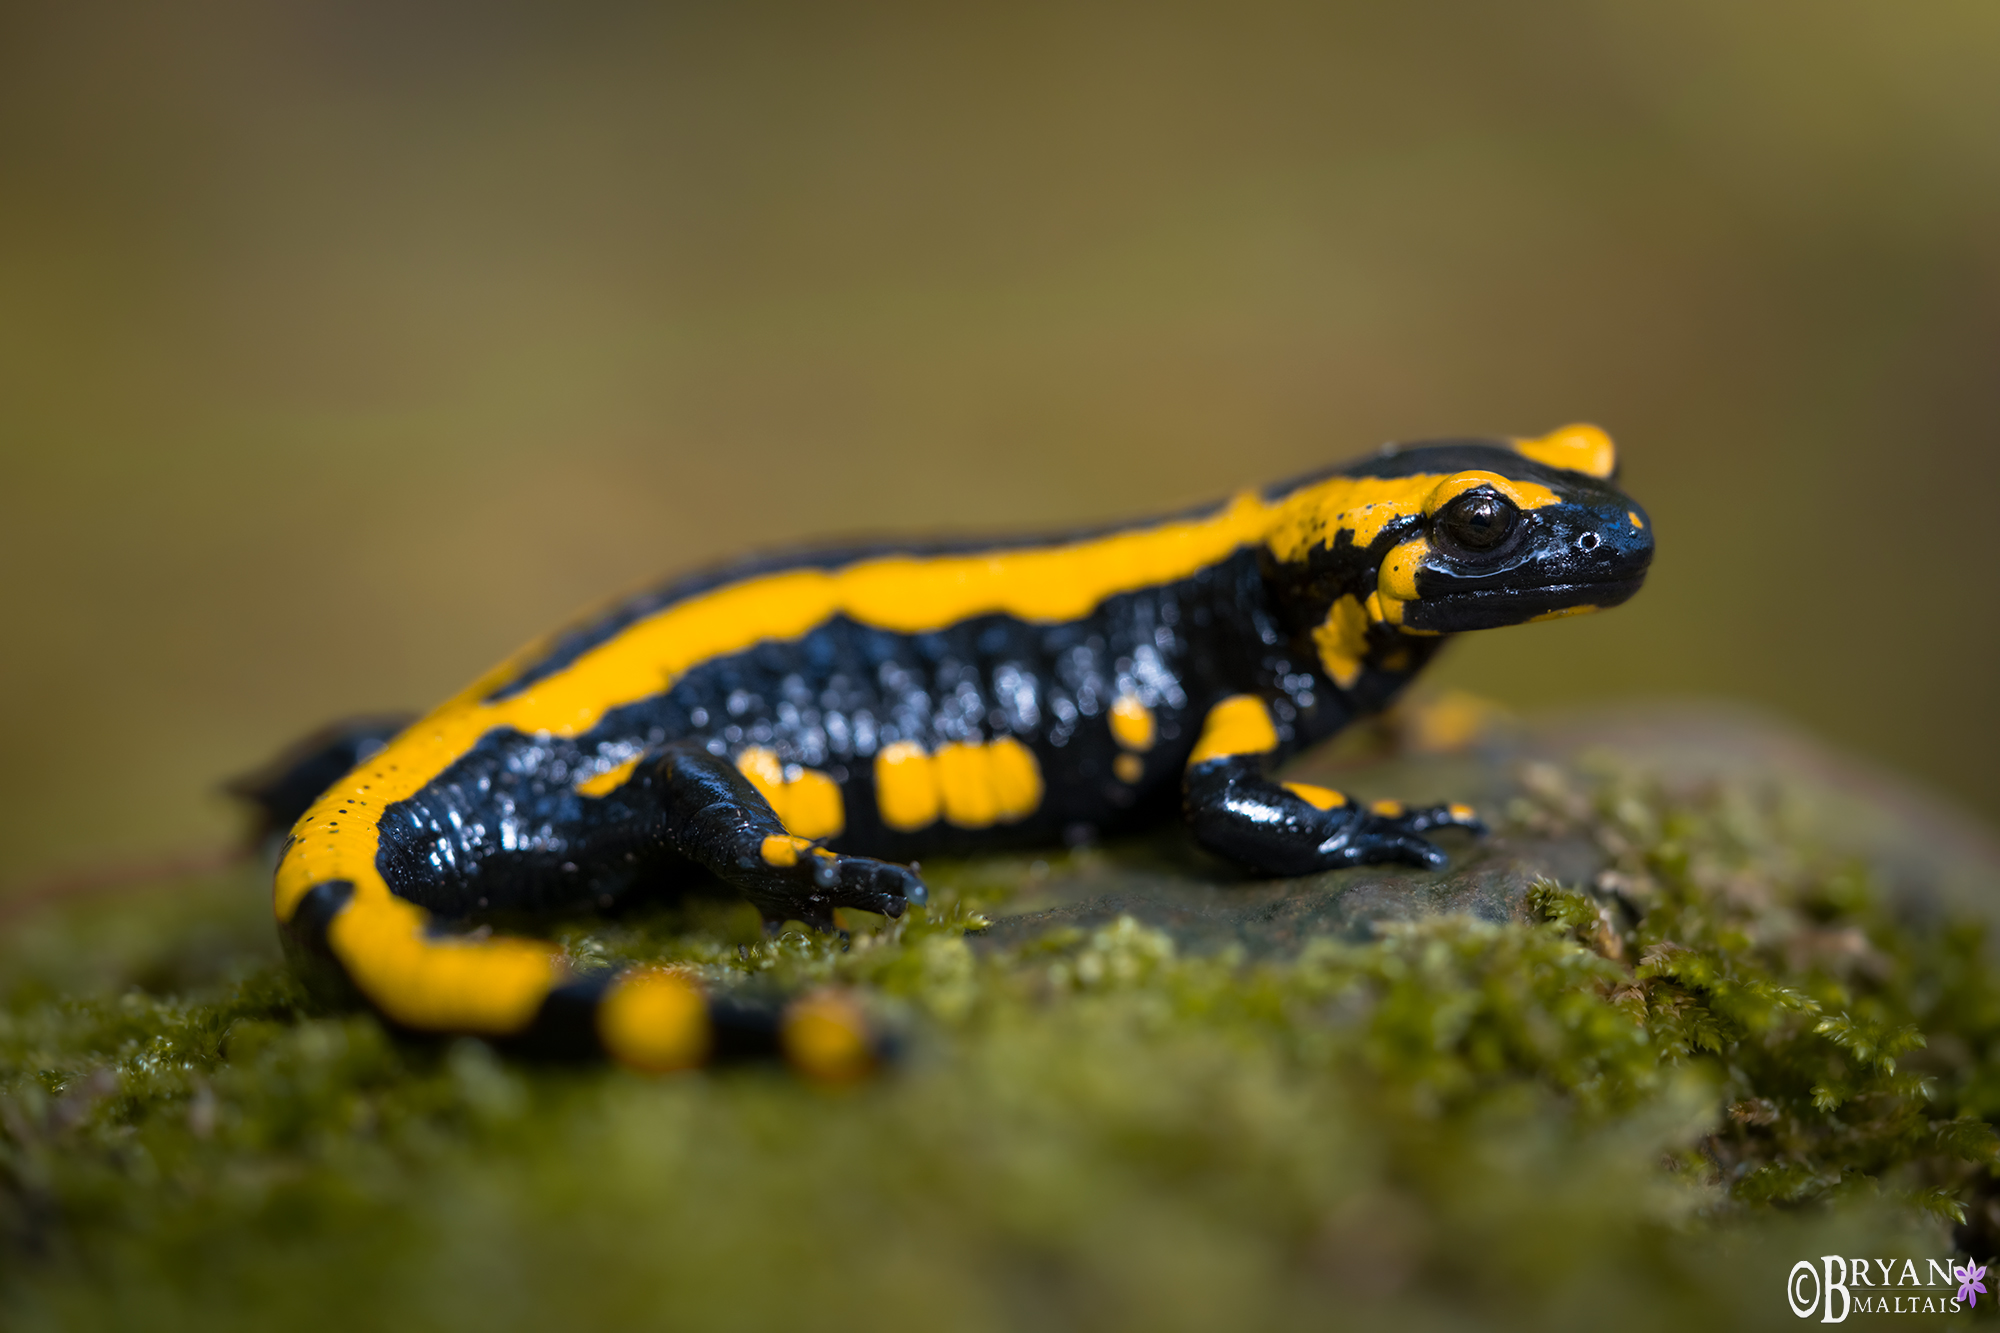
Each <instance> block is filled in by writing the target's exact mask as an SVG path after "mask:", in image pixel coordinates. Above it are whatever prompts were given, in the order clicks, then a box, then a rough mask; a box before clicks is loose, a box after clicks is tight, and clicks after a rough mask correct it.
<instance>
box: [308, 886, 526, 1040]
mask: <svg viewBox="0 0 2000 1333" xmlns="http://www.w3.org/2000/svg"><path fill="white" fill-rule="evenodd" d="M428 920H429V914H428V913H426V912H425V911H424V910H423V909H422V908H421V907H418V906H417V905H416V904H415V903H409V902H405V901H403V900H402V899H401V898H398V897H395V896H394V895H393V894H391V893H390V892H389V888H388V886H387V885H386V884H383V883H382V882H381V880H380V879H379V877H378V878H377V880H376V881H375V882H374V883H372V884H368V883H360V884H356V885H355V886H354V896H353V897H352V898H351V899H350V900H349V901H348V903H347V906H346V907H345V908H343V909H342V910H341V911H340V912H339V913H338V914H337V915H336V916H335V917H334V918H333V920H332V921H331V922H330V923H329V924H328V926H327V931H326V940H327V945H328V947H329V948H331V949H332V950H333V953H334V956H335V957H336V958H338V959H339V960H340V962H341V964H342V965H343V966H344V967H345V968H346V969H347V974H348V976H349V977H351V978H353V981H354V984H355V985H356V986H359V987H360V988H361V990H362V993H363V994H365V995H367V996H368V998H369V999H371V1000H373V1001H374V1002H375V1004H376V1007H378V1008H379V1009H381V1011H382V1013H383V1014H384V1016H386V1017H387V1018H389V1019H390V1020H392V1021H394V1022H397V1023H401V1024H403V1025H405V1026H406V1027H413V1028H445V1029H450V1030H452V1031H456V1032H477V1033H484V1034H490V1035H500V1034H503V1033H508V1032H518V1031H520V1030H521V1029H522V1028H524V1027H526V1026H527V1025H528V1024H529V1023H530V1022H532V1021H533V1019H534V1017H535V1013H536V1011H537V1010H538V1009H540V1007H541V1003H542V1000H543V998H544V997H545V996H546V995H547V994H548V992H549V989H550V988H551V987H552V986H553V985H554V984H555V982H556V979H557V976H558V962H557V957H556V951H555V949H554V948H553V947H552V946H550V945H547V944H544V943H542V942H540V941H538V940H523V939H486V940H459V939H452V938H449V937H445V938H441V939H433V938H431V937H430V936H429V934H428V933H427V931H426V930H425V924H426V922H427V921H428Z"/></svg>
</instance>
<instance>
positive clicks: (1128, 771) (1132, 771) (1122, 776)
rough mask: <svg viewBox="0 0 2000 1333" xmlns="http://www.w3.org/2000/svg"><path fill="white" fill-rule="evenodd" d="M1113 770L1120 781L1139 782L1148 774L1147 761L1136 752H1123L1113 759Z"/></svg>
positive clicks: (1113, 773)
mask: <svg viewBox="0 0 2000 1333" xmlns="http://www.w3.org/2000/svg"><path fill="white" fill-rule="evenodd" d="M1111 772H1112V775H1113V776H1114V777H1116V778H1117V779H1118V780H1119V781H1120V782H1137V781H1138V780H1139V779H1140V778H1143V777H1145V776H1146V761H1145V760H1143V759H1141V758H1140V757H1139V756H1138V755H1136V754H1121V755H1119V756H1118V757H1117V758H1116V759H1113V760H1112V761H1111Z"/></svg>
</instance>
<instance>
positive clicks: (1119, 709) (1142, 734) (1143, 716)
mask: <svg viewBox="0 0 2000 1333" xmlns="http://www.w3.org/2000/svg"><path fill="white" fill-rule="evenodd" d="M1153 731H1154V725H1153V710H1152V709H1150V708H1148V707H1146V705H1144V704H1142V703H1140V702H1139V700H1138V698H1137V696H1135V695H1130V694H1121V695H1119V696H1118V698H1117V700H1116V702H1114V703H1113V704H1112V705H1111V739H1113V740H1115V741H1117V742H1118V743H1119V744H1120V745H1122V746H1124V747H1125V748H1126V749H1128V750H1141V751H1144V750H1150V749H1152V748H1153Z"/></svg>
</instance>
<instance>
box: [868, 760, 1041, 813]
mask: <svg viewBox="0 0 2000 1333" xmlns="http://www.w3.org/2000/svg"><path fill="white" fill-rule="evenodd" d="M1041 803H1042V768H1041V765H1040V764H1039V763H1037V762H1036V760H1035V752H1034V751H1033V750H1030V749H1029V748H1028V747H1027V746H1025V745H1023V744H1022V743H1021V742H1020V741H1017V740H1015V739H1014V738H1013V737H1012V736H1001V737H999V738H997V739H995V740H991V741H988V742H986V743H985V744H983V745H982V744H980V743H978V742H976V741H974V742H962V743H953V744H949V745H941V746H939V747H938V749H937V753H936V754H925V753H924V748H923V747H922V746H921V745H918V744H917V743H916V742H915V741H897V742H895V743H894V744H892V745H885V746H883V747H882V750H881V752H880V753H878V754H877V755H876V756H875V804H876V806H877V808H878V809H879V810H880V811H881V813H882V822H883V823H884V824H886V825H888V826H889V827H890V828H892V829H896V830H898V831H900V832H904V833H909V832H914V831H915V830H917V829H920V828H926V827H928V826H930V825H931V824H934V823H936V822H937V819H938V816H939V815H943V816H944V819H945V821H946V822H947V823H949V824H952V825H954V826H956V827H958V828H987V827H990V826H991V825H994V824H1012V823H1016V822H1018V821H1020V820H1023V819H1026V818H1027V817H1028V816H1029V815H1031V814H1033V813H1034V812H1035V810H1036V809H1037V808H1038V807H1039V806H1040V805H1041Z"/></svg>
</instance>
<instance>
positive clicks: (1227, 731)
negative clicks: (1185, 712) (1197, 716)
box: [1188, 694, 1278, 767]
mask: <svg viewBox="0 0 2000 1333" xmlns="http://www.w3.org/2000/svg"><path fill="white" fill-rule="evenodd" d="M1277 748H1278V729H1277V728H1276V727H1274V726H1272V725H1271V710H1270V708H1269V707H1268V706H1266V704H1265V703H1264V701H1263V700H1262V699H1259V698H1258V697H1257V696H1256V695H1254V694H1233V695H1231V696H1230V697H1229V698H1227V699H1224V700H1223V701H1222V702H1221V703H1219V704H1217V705H1216V706H1215V707H1213V708H1211V709H1209V710H1208V716H1207V717H1206V718H1205V719H1203V721H1202V724H1201V738H1200V739H1199V740H1197V741H1195V743H1194V753H1193V754H1191V755H1189V756H1188V764H1189V766H1190V767H1192V766H1193V765H1195V764H1201V763H1206V762H1208V761H1209V760H1210V759H1227V758H1229V757H1230V756H1231V755H1239V754H1264V753H1265V752H1267V751H1270V750H1275V749H1277Z"/></svg>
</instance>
